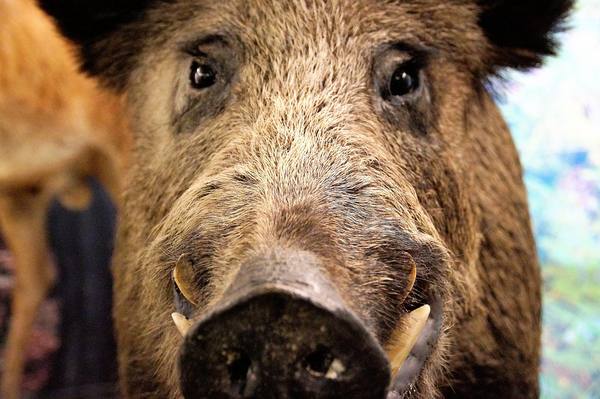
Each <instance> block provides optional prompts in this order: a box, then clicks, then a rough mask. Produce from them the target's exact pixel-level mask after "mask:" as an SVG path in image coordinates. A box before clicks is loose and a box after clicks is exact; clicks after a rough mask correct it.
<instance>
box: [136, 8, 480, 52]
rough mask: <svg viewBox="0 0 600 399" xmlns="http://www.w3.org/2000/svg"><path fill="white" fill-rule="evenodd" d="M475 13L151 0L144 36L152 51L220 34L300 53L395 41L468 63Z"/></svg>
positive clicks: (476, 41)
mask: <svg viewBox="0 0 600 399" xmlns="http://www.w3.org/2000/svg"><path fill="white" fill-rule="evenodd" d="M477 13H478V9H477V7H476V6H475V5H474V4H473V2H471V1H448V2H443V3H442V4H440V2H439V1H435V0H413V1H410V0H408V1H355V0H329V1H327V0H321V1H319V0H316V1H306V0H304V1H298V0H254V1H252V0H251V1H245V0H224V1H190V0H181V1H175V2H171V3H167V4H165V3H160V2H158V3H155V4H154V6H153V7H152V8H151V9H150V10H149V11H148V13H147V15H146V18H145V24H146V26H145V28H146V29H147V30H148V34H146V35H144V37H145V38H148V42H146V45H148V46H151V47H152V48H156V47H162V46H164V45H165V44H167V43H173V42H186V41H189V40H194V39H195V38H197V37H202V36H206V35H211V34H223V35H225V36H231V37H235V39H237V40H240V41H241V42H242V43H244V44H245V45H246V47H247V49H248V50H250V51H252V50H253V49H254V50H256V51H260V50H262V51H263V52H266V53H267V52H268V53H275V52H289V51H303V52H306V51H307V50H309V49H308V48H306V47H304V46H305V45H306V44H307V42H310V41H314V40H315V39H318V40H319V41H320V42H326V43H328V45H329V46H331V47H334V48H338V47H343V46H344V45H348V46H352V45H356V44H360V42H361V41H362V42H363V45H362V46H364V43H367V44H371V45H373V44H376V43H380V42H394V41H402V42H407V43H414V44H415V45H424V46H430V47H433V48H437V49H440V50H445V51H446V52H447V53H448V55H449V56H453V57H464V58H469V57H471V58H473V61H475V58H476V57H477V53H478V51H477V50H478V49H479V48H478V47H479V46H481V43H482V42H483V40H481V39H482V37H481V36H480V34H479V31H480V29H479V27H478V24H477V22H478V21H477V18H478V14H477ZM136 31H137V32H138V33H139V30H138V28H136ZM138 39H139V37H138ZM362 46H361V47H362ZM267 49H268V51H265V50H267Z"/></svg>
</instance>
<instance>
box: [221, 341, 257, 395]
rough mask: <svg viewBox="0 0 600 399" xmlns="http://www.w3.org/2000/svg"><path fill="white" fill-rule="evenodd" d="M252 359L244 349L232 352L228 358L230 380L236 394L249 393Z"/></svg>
mask: <svg viewBox="0 0 600 399" xmlns="http://www.w3.org/2000/svg"><path fill="white" fill-rule="evenodd" d="M251 367H252V360H250V357H249V356H248V355H247V354H246V353H244V352H243V351H235V352H231V353H230V354H229V356H228V359H227V370H228V371H229V380H230V382H231V387H232V388H233V390H234V392H235V393H236V394H239V395H242V397H245V395H246V394H247V393H248V392H247V390H248V389H247V388H250V387H248V382H249V381H248V379H249V378H251V373H252V370H251Z"/></svg>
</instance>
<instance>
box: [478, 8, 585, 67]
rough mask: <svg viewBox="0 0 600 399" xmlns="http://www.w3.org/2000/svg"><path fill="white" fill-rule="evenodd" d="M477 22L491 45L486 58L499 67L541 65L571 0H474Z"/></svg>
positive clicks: (562, 26) (550, 52) (552, 47)
mask: <svg viewBox="0 0 600 399" xmlns="http://www.w3.org/2000/svg"><path fill="white" fill-rule="evenodd" d="M477 3H478V5H479V7H480V8H481V10H482V11H481V14H480V17H479V25H480V26H481V28H482V29H483V31H484V32H485V35H486V37H487V38H488V40H489V41H490V43H491V44H492V45H493V46H494V49H493V54H492V59H491V60H490V62H491V66H492V70H491V71H490V72H492V73H494V72H495V71H496V70H498V69H499V68H503V67H511V68H517V69H527V68H532V67H537V66H539V65H541V63H542V61H543V59H544V57H545V56H548V55H554V54H555V53H556V49H557V41H556V34H557V33H559V32H561V31H563V30H564V29H565V20H566V18H567V17H568V15H569V13H570V11H571V9H572V8H573V5H574V3H575V1H574V0H477Z"/></svg>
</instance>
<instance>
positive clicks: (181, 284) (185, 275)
mask: <svg viewBox="0 0 600 399" xmlns="http://www.w3.org/2000/svg"><path fill="white" fill-rule="evenodd" d="M184 265H189V263H186V261H185V260H179V261H177V263H176V264H175V268H174V269H173V281H174V282H175V285H177V289H178V290H179V292H181V295H183V296H184V297H185V299H186V300H187V301H188V302H189V303H191V304H192V305H194V306H198V304H197V303H196V301H194V300H193V299H192V298H193V296H192V293H191V292H190V291H189V290H188V288H187V287H188V286H187V285H186V284H185V282H186V281H191V280H192V271H191V270H189V269H188V268H186V266H184Z"/></svg>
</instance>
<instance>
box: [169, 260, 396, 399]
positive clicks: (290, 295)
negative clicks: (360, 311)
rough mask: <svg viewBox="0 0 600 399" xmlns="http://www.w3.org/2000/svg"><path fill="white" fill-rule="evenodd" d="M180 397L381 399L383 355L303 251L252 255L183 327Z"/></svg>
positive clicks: (385, 370) (385, 381) (385, 374)
mask: <svg viewBox="0 0 600 399" xmlns="http://www.w3.org/2000/svg"><path fill="white" fill-rule="evenodd" d="M180 373H181V390H182V393H183V395H184V397H185V398H187V399H191V398H315V397H319V398H349V399H350V398H362V399H369V398H373V399H375V398H385V396H386V390H387V387H388V385H389V380H390V369H389V364H388V361H387V358H386V356H385V354H384V352H383V350H382V349H381V347H380V345H379V344H378V343H377V341H376V340H375V338H374V337H373V336H372V335H371V334H370V333H369V332H368V330H367V328H366V327H365V326H364V324H363V323H362V322H361V321H360V320H359V318H358V317H357V316H356V315H355V314H354V313H353V312H352V311H351V310H350V309H349V308H348V307H347V306H346V305H345V303H344V300H343V299H342V298H341V297H340V295H339V294H338V292H337V291H336V289H335V287H334V285H333V284H332V283H331V281H330V280H329V279H328V278H327V277H326V275H325V273H323V272H322V271H321V270H320V268H319V264H318V261H317V260H316V258H315V257H314V256H312V255H311V254H310V253H303V252H300V253H292V254H291V256H285V257H284V258H283V259H282V258H281V257H280V256H277V257H270V258H261V259H254V260H252V261H250V262H246V263H245V264H244V265H242V267H241V268H240V270H239V272H238V273H237V275H236V277H235V278H234V279H233V282H232V283H231V285H230V286H229V288H228V289H227V291H226V292H225V293H224V294H223V296H222V297H221V299H220V300H219V302H218V303H217V304H216V305H215V306H213V307H211V309H210V310H209V311H208V312H207V314H205V315H204V316H203V317H201V319H200V320H199V321H197V322H195V324H194V325H192V326H191V328H190V329H189V331H188V332H187V333H186V336H185V341H184V344H183V346H182V350H181V355H180Z"/></svg>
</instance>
